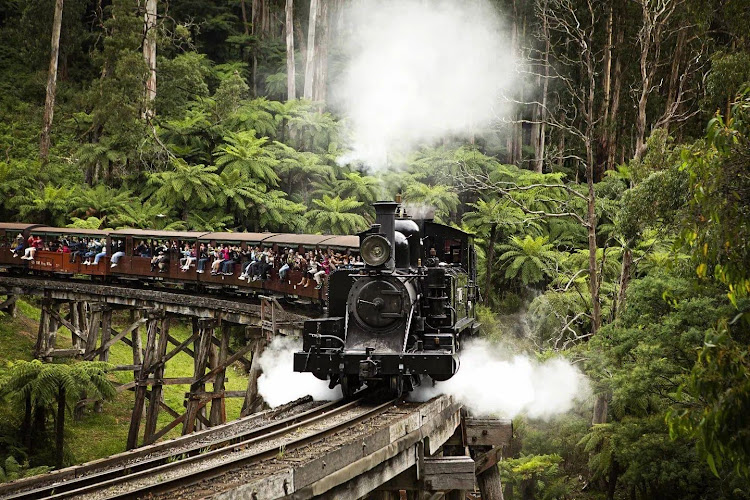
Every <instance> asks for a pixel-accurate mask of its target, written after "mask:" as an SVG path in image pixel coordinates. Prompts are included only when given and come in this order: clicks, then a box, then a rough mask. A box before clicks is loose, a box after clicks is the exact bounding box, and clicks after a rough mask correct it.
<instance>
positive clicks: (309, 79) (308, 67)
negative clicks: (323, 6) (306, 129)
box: [303, 0, 319, 100]
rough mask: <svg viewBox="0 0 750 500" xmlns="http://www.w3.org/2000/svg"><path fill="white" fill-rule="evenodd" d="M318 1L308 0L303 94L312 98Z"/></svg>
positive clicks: (307, 97)
mask: <svg viewBox="0 0 750 500" xmlns="http://www.w3.org/2000/svg"><path fill="white" fill-rule="evenodd" d="M318 1H319V0H310V20H309V22H308V26H307V60H306V63H305V88H304V93H303V96H304V97H305V99H309V100H312V98H313V85H314V81H315V30H316V29H317V26H316V23H317V20H318Z"/></svg>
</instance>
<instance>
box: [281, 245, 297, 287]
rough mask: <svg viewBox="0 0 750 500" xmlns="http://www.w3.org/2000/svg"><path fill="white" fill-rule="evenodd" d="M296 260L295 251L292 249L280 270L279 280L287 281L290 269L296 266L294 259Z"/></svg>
mask: <svg viewBox="0 0 750 500" xmlns="http://www.w3.org/2000/svg"><path fill="white" fill-rule="evenodd" d="M295 258H296V256H295V253H294V249H293V248H290V249H289V253H288V254H287V257H286V261H284V263H283V265H282V266H281V267H280V268H279V280H281V281H286V275H287V274H288V273H289V269H291V268H292V266H293V265H294V259H295Z"/></svg>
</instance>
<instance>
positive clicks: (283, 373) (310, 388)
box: [258, 336, 341, 407]
mask: <svg viewBox="0 0 750 500" xmlns="http://www.w3.org/2000/svg"><path fill="white" fill-rule="evenodd" d="M300 342H301V340H300V339H295V338H292V337H281V336H277V337H274V339H273V340H272V341H271V344H270V345H269V346H268V347H266V350H265V351H263V354H262V355H261V356H260V358H259V359H258V362H259V363H260V368H261V369H262V370H263V373H262V374H261V376H260V377H258V392H259V393H260V395H261V396H263V399H264V400H265V401H266V403H268V404H269V405H270V406H272V407H274V406H279V405H281V404H284V403H288V402H289V401H293V400H295V399H298V398H301V397H302V396H306V395H308V394H309V395H311V396H312V397H313V399H315V400H317V401H320V400H333V399H339V398H341V390H340V389H339V388H338V387H337V388H335V389H329V388H328V382H325V381H323V380H319V379H317V378H315V377H313V376H312V375H311V374H309V373H299V372H295V371H294V370H293V368H294V361H293V360H294V352H295V351H298V350H301V348H302V345H301V344H300Z"/></svg>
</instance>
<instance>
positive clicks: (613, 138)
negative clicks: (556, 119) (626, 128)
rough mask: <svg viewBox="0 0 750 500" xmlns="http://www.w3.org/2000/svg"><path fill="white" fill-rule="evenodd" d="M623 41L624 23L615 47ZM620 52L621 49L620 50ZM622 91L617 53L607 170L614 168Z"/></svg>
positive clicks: (619, 30) (620, 58)
mask: <svg viewBox="0 0 750 500" xmlns="http://www.w3.org/2000/svg"><path fill="white" fill-rule="evenodd" d="M624 41H625V26H624V23H622V22H619V23H618V30H617V38H616V43H615V46H616V47H622V46H623V43H624ZM620 50H621V49H620ZM621 89H622V54H621V53H620V52H619V51H618V53H617V58H616V60H615V71H614V77H613V84H612V103H611V105H610V115H609V124H610V129H609V132H608V134H609V135H608V136H607V170H612V169H614V168H615V149H616V148H615V146H616V142H617V136H618V133H617V132H618V126H617V114H618V112H619V110H620V90H621Z"/></svg>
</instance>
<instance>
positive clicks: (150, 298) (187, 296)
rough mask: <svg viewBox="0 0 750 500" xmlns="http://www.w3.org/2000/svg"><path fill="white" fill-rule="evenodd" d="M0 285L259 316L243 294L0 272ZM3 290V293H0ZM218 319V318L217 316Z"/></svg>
mask: <svg viewBox="0 0 750 500" xmlns="http://www.w3.org/2000/svg"><path fill="white" fill-rule="evenodd" d="M0 287H2V288H4V289H5V290H6V291H7V293H10V294H15V295H40V296H45V297H48V298H51V299H55V300H86V301H90V302H100V303H105V304H109V305H113V306H123V307H138V308H159V309H162V310H164V311H165V312H167V313H171V314H176V315H184V316H194V317H200V318H216V317H217V314H218V315H219V316H220V317H221V319H223V320H226V321H229V322H231V323H238V324H246V325H254V324H258V322H259V318H260V316H261V305H260V304H257V303H253V302H251V301H250V300H248V299H246V298H243V297H231V298H226V297H221V296H213V295H201V294H196V293H191V292H189V291H183V290H176V289H175V290H166V289H156V288H140V287H138V288H136V287H128V286H124V285H123V286H116V285H112V284H103V283H96V282H93V281H84V280H77V281H76V280H70V279H53V278H49V277H41V276H40V277H33V276H27V277H15V276H9V275H5V274H2V273H0ZM0 293H2V292H0ZM217 319H218V318H217ZM305 319H307V317H306V316H303V315H300V314H295V313H291V312H289V311H281V312H280V313H279V316H278V317H277V318H276V320H277V323H278V324H279V325H282V328H283V326H284V325H286V326H287V328H290V327H291V328H299V327H301V324H302V322H304V320H305Z"/></svg>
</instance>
